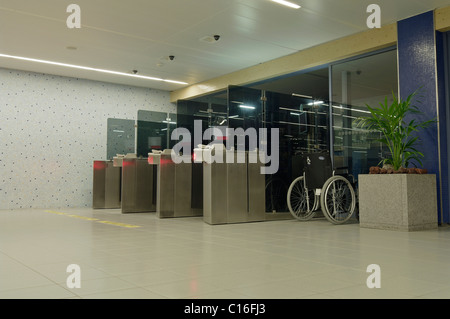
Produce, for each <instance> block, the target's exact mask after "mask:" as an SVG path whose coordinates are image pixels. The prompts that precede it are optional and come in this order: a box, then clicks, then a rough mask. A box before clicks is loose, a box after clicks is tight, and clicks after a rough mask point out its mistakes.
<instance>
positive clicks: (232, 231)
mask: <svg viewBox="0 0 450 319" xmlns="http://www.w3.org/2000/svg"><path fill="white" fill-rule="evenodd" d="M132 226H140V227H136V228H134V227H132ZM71 264H76V265H78V266H79V267H80V270H81V273H80V277H79V278H80V283H81V288H69V287H68V285H67V283H66V281H67V278H68V277H69V276H71V273H68V272H67V271H66V270H67V267H68V266H69V265H71ZM371 264H377V265H379V266H380V273H381V277H380V278H381V281H380V283H381V287H380V288H373V289H369V288H368V286H367V283H366V281H367V279H368V277H369V276H370V275H371V273H368V272H367V266H369V265H371ZM449 266H450V227H447V226H443V227H440V228H439V230H436V231H421V232H411V233H407V232H396V231H381V230H372V229H361V228H360V227H359V225H358V224H355V223H354V224H347V225H341V226H335V225H332V224H330V223H329V222H327V221H326V220H324V219H317V220H313V221H310V222H298V221H295V220H282V221H270V222H269V221H268V222H259V223H247V224H233V225H215V226H211V225H208V224H206V223H204V222H203V220H202V218H197V217H196V218H178V219H158V218H156V216H155V213H139V214H121V213H120V210H92V209H62V210H45V209H34V210H14V211H6V210H4V211H0V298H2V299H5V298H89V299H92V298H120V299H126V298H134V299H136V298H152V299H153V298H157V299H162V298H168V299H174V298H176V299H184V298H201V299H216V298H217V299H230V298H252V299H253V298H254V299H259V298H282V299H293V298H334V299H335V298H346V299H348V298H405V299H413V298H450V276H449V271H450V267H449Z"/></svg>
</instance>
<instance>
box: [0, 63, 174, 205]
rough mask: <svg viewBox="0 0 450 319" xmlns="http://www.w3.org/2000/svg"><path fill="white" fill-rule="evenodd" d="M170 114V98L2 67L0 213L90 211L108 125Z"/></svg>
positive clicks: (159, 93) (154, 92)
mask: <svg viewBox="0 0 450 319" xmlns="http://www.w3.org/2000/svg"><path fill="white" fill-rule="evenodd" d="M138 110H152V111H160V112H175V110H176V107H175V105H174V104H173V103H171V102H170V99H169V92H166V91H159V90H152V89H147V88H138V87H131V86H124V85H115V84H110V83H103V82H96V81H89V80H82V79H76V78H68V77H60V76H52V75H46V74H38V73H30V72H22V71H16V70H8V69H1V68H0V209H14V208H58V207H86V206H88V207H89V206H91V205H92V163H93V161H94V160H103V159H105V158H106V140H107V119H108V118H122V119H132V120H135V119H136V118H137V112H138Z"/></svg>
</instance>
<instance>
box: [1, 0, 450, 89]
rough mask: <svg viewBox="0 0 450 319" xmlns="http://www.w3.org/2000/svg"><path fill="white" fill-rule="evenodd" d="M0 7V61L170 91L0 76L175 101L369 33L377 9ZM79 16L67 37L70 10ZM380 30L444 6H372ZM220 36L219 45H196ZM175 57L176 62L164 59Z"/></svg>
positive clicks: (84, 1) (186, 3) (42, 0)
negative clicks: (238, 74) (172, 95)
mask: <svg viewBox="0 0 450 319" xmlns="http://www.w3.org/2000/svg"><path fill="white" fill-rule="evenodd" d="M293 2H296V3H298V4H300V5H301V6H302V8H301V9H299V10H294V9H290V8H287V7H284V6H281V5H278V4H276V3H274V2H271V1H270V0H128V1H123V0H122V1H121V0H77V1H73V0H70V1H67V0H39V1H36V0H0V54H7V55H14V56H20V57H27V58H34V59H41V60H47V61H54V62H60V63H67V64H73V65H80V66H86V67H92V68H98V69H106V70H112V71H117V72H123V73H127V74H131V73H132V70H137V71H138V73H137V74H138V75H145V76H151V77H158V78H162V79H169V80H176V81H183V82H186V83H187V84H176V83H169V82H163V81H151V80H144V79H139V78H134V77H126V76H121V75H114V74H105V73H99V72H94V71H88V70H77V69H73V68H66V67H62V66H56V65H49V64H41V63H35V62H29V61H22V60H15V59H9V58H4V57H0V67H4V68H12V69H18V70H26V71H32V72H41V73H48V74H55V75H62V76H71V77H77V78H85V79H92V80H98V81H105V82H112V83H120V84H126V85H135V86H143V87H149V88H154V89H162V90H167V91H173V90H177V89H180V88H182V87H184V86H188V85H192V84H195V83H198V82H201V81H206V80H208V79H211V78H215V77H219V76H221V75H224V74H228V73H231V72H234V71H238V70H241V69H244V68H247V67H250V66H253V65H257V64H260V63H263V62H266V61H269V60H273V59H276V58H279V57H282V56H285V55H289V54H292V53H295V52H297V51H300V50H303V49H306V48H308V47H312V46H315V45H318V44H321V43H325V42H328V41H331V40H334V39H337V38H341V37H344V36H348V35H351V34H354V33H358V32H362V31H365V30H367V25H366V19H367V17H368V16H369V13H367V12H366V9H367V6H368V5H369V4H371V3H373V2H374V1H373V0H293ZM71 3H76V4H78V5H79V6H80V8H81V28H79V29H77V28H74V29H69V28H68V27H67V25H66V20H67V18H68V17H69V15H70V14H71V13H70V12H69V13H67V12H66V9H67V7H68V6H69V4H71ZM376 3H377V4H379V5H380V7H381V18H382V24H383V25H384V24H389V23H392V22H395V21H398V20H401V19H403V18H407V17H410V16H413V15H416V14H419V13H422V12H426V11H429V10H433V9H436V8H440V7H446V6H449V5H450V0H395V1H393V0H377V2H376ZM216 34H217V35H220V39H219V41H217V42H214V43H209V42H207V41H202V40H201V39H202V38H204V37H208V36H209V37H210V36H213V35H216ZM171 55H173V56H174V59H173V61H171V60H170V59H168V56H171Z"/></svg>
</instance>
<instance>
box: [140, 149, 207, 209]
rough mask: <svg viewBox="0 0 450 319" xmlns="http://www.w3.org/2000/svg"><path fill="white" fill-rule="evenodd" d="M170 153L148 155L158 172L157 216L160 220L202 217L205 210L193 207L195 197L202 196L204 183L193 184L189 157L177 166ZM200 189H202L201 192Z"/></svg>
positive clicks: (168, 151) (150, 162) (165, 151)
mask: <svg viewBox="0 0 450 319" xmlns="http://www.w3.org/2000/svg"><path fill="white" fill-rule="evenodd" d="M170 151H171V150H164V152H163V153H160V154H157V153H149V154H148V156H149V157H148V159H149V160H148V162H149V164H150V165H154V166H155V167H156V169H157V172H158V184H157V185H158V186H157V199H156V202H157V209H156V213H157V216H158V217H159V218H170V217H193V216H202V215H203V208H202V207H198V205H197V206H196V207H194V206H193V198H194V197H193V195H195V196H198V195H197V194H198V193H201V194H202V185H203V183H197V184H193V167H192V165H193V164H191V163H190V161H191V158H190V156H189V157H188V158H186V159H185V162H182V163H178V164H175V163H174V162H173V161H172V157H171V152H170ZM197 171H198V170H197ZM201 173H202V172H201ZM196 179H198V177H196ZM198 188H201V189H200V191H199V190H198ZM194 199H195V198H194Z"/></svg>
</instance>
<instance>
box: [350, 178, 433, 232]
mask: <svg viewBox="0 0 450 319" xmlns="http://www.w3.org/2000/svg"><path fill="white" fill-rule="evenodd" d="M358 184H359V187H358V191H359V222H360V227H364V228H377V229H387V230H400V231H417V230H428V229H437V228H438V212H437V189H436V175H434V174H423V175H422V174H361V175H359V176H358Z"/></svg>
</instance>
